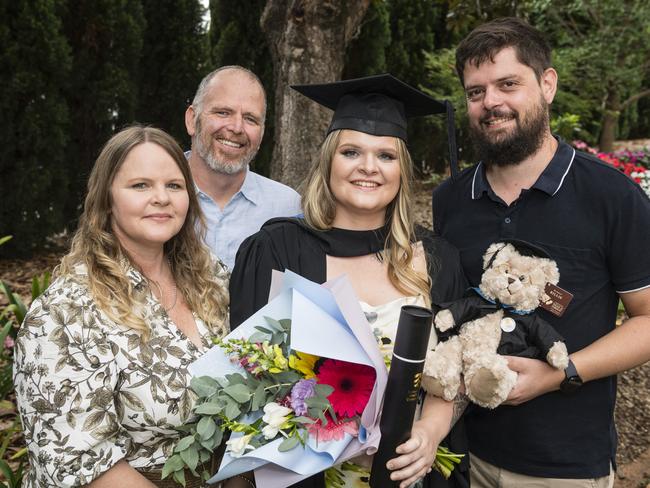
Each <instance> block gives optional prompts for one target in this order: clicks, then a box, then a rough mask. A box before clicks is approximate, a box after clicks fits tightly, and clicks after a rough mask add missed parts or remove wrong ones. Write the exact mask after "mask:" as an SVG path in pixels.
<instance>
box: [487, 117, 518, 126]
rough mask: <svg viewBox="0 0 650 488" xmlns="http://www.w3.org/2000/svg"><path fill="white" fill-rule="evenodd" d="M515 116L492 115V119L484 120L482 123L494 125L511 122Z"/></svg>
mask: <svg viewBox="0 0 650 488" xmlns="http://www.w3.org/2000/svg"><path fill="white" fill-rule="evenodd" d="M514 119H515V118H514V116H509V117H492V118H490V119H486V120H482V121H481V123H482V124H483V125H486V126H488V127H494V126H498V125H502V124H504V123H506V122H510V121H511V120H514Z"/></svg>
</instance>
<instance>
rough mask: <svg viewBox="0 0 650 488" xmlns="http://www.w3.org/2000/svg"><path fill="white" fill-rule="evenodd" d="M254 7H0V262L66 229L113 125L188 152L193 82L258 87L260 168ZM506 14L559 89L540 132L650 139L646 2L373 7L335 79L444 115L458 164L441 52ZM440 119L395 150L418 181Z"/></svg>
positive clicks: (261, 59) (269, 131)
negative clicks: (537, 41)
mask: <svg viewBox="0 0 650 488" xmlns="http://www.w3.org/2000/svg"><path fill="white" fill-rule="evenodd" d="M265 3H266V2H265V0H248V1H246V2H244V3H242V2H234V1H230V0H211V1H210V6H209V13H210V18H211V20H210V23H209V27H208V22H207V19H206V16H205V13H206V12H205V8H204V7H203V6H202V4H201V2H200V1H199V0H160V1H154V0H78V1H74V2H73V1H72V0H33V1H27V0H15V1H12V2H2V4H1V5H0V46H2V48H1V49H0V68H1V69H0V81H1V82H2V87H3V89H2V91H1V92H0V196H1V197H2V206H1V207H0V234H2V235H8V234H12V235H14V237H15V238H14V239H12V240H11V241H10V242H8V243H7V244H6V245H5V246H2V248H1V249H0V255H1V256H17V255H28V254H30V253H32V252H33V251H34V250H36V249H38V248H40V247H43V246H44V245H45V244H46V242H47V241H46V238H47V237H48V236H51V235H52V234H53V233H55V232H60V231H62V230H64V229H66V228H67V229H69V230H74V228H75V226H76V218H77V216H78V214H79V211H80V206H81V202H82V197H83V195H84V192H85V185H86V179H87V176H88V173H89V171H90V168H91V166H92V164H93V162H94V160H95V158H96V156H97V154H98V153H99V150H100V149H101V146H102V144H103V143H104V142H106V140H107V139H108V138H109V137H110V135H111V134H113V133H114V132H115V131H116V130H119V129H120V128H122V127H123V126H124V125H126V124H130V123H133V122H136V121H137V122H141V123H147V124H152V125H156V126H159V127H162V128H163V129H165V130H167V131H169V132H170V133H171V134H172V135H174V137H176V138H177V140H178V141H179V142H180V143H181V144H182V145H183V146H184V147H186V148H187V147H188V146H189V140H188V137H187V134H186V132H185V127H184V120H183V113H184V110H185V107H186V106H187V104H188V102H189V101H190V100H191V98H192V97H193V94H194V91H195V89H196V86H197V84H198V82H199V80H200V79H201V78H202V76H204V75H205V74H206V73H208V72H209V71H211V70H212V69H214V68H216V67H218V66H221V65H225V64H239V65H242V66H245V67H247V68H249V69H251V70H252V71H254V72H255V73H257V74H258V75H259V76H260V78H261V80H262V82H263V84H264V86H265V88H266V91H267V96H268V100H267V106H268V111H267V122H266V132H265V137H264V142H263V145H262V148H261V151H260V154H259V155H258V157H257V158H256V160H255V162H254V167H255V169H256V170H257V171H259V172H261V173H263V174H268V173H269V164H270V160H271V153H272V148H273V132H274V114H273V107H274V101H273V94H274V76H273V66H272V64H271V57H270V55H269V51H268V47H267V45H266V40H265V38H264V36H263V35H262V33H261V29H260V27H259V19H260V15H261V13H262V11H263V9H264V5H265ZM504 15H516V16H520V17H522V18H525V19H527V20H529V21H530V22H531V23H532V24H533V25H536V26H538V27H539V28H540V29H542V30H543V31H544V32H545V33H546V34H547V37H548V39H549V41H550V43H551V45H552V46H553V48H554V59H555V66H556V67H557V69H558V72H559V75H560V91H559V93H558V95H557V98H556V101H555V103H554V105H553V128H554V129H555V130H556V131H558V133H560V134H561V135H562V136H563V137H565V138H582V139H584V140H586V141H587V142H589V143H591V144H595V143H597V141H598V139H599V137H600V135H601V127H602V121H603V118H604V117H605V115H606V114H608V113H616V115H620V117H619V118H618V120H617V125H616V130H617V136H618V138H627V137H635V138H640V137H648V136H649V135H650V97H645V98H639V99H638V100H634V102H633V103H629V104H628V105H627V106H625V107H623V108H621V109H620V110H616V109H614V110H613V109H612V107H615V105H616V104H615V103H614V105H612V103H610V102H609V100H613V101H614V102H616V100H618V102H619V104H620V103H622V102H624V101H625V100H627V99H629V98H630V97H633V96H634V95H635V93H638V92H639V91H642V90H643V89H644V87H645V88H650V43H648V42H647V39H649V38H650V4H648V2H646V1H645V0H568V1H566V0H519V1H516V2H513V1H512V0H492V1H489V2H486V1H485V0H478V1H477V0H372V3H371V6H370V8H369V10H368V13H367V15H366V17H365V19H364V21H363V23H362V26H361V28H360V29H359V31H358V32H357V36H356V39H355V40H354V42H352V44H351V45H350V47H349V49H348V51H347V53H346V66H345V69H344V75H343V76H344V78H351V77H358V76H365V75H369V74H376V73H381V72H390V73H392V74H394V75H396V76H398V77H400V78H401V79H403V80H405V81H406V82H408V83H410V84H412V85H414V86H417V87H420V88H422V89H424V90H426V91H428V92H429V93H431V94H432V95H433V96H435V97H437V98H441V99H449V100H451V101H453V102H454V104H455V106H456V109H457V110H456V115H457V130H458V140H459V149H460V151H461V153H460V154H461V158H462V159H463V160H465V161H468V162H469V161H472V160H473V155H472V151H471V145H470V144H469V142H470V141H469V140H468V138H467V130H466V126H465V121H464V120H465V117H464V114H463V111H464V96H463V92H462V89H461V87H460V86H459V83H458V81H457V77H456V73H455V72H454V46H455V45H456V44H457V43H458V42H459V41H460V39H462V38H463V37H464V36H465V35H466V34H467V33H468V32H469V31H470V30H471V29H472V28H474V27H475V26H476V25H478V24H480V23H482V22H484V21H486V20H490V19H492V18H495V17H500V16H504ZM443 119H444V118H443V117H436V116H433V117H429V118H426V119H421V120H417V121H415V123H413V124H411V127H410V128H409V130H410V133H409V145H410V149H411V152H412V155H413V159H414V161H415V163H416V167H417V169H418V170H419V171H421V172H428V171H431V170H433V171H436V172H444V171H445V170H446V161H447V158H448V154H447V147H446V130H445V127H444V120H443Z"/></svg>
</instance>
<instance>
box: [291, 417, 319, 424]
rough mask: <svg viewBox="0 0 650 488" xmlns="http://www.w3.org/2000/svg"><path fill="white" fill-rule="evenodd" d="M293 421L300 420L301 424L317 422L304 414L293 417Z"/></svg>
mask: <svg viewBox="0 0 650 488" xmlns="http://www.w3.org/2000/svg"><path fill="white" fill-rule="evenodd" d="M291 421H292V422H299V423H301V424H313V423H314V422H315V420H314V419H312V418H309V417H303V416H300V417H294V418H292V419H291Z"/></svg>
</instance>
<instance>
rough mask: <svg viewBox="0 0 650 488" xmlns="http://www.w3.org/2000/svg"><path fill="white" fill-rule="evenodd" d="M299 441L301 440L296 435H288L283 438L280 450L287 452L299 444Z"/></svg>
mask: <svg viewBox="0 0 650 488" xmlns="http://www.w3.org/2000/svg"><path fill="white" fill-rule="evenodd" d="M298 442H300V439H298V437H295V436H291V437H287V438H286V439H285V440H283V441H282V442H281V443H280V445H279V446H278V451H280V452H286V451H289V450H291V449H293V448H294V447H296V446H297V445H298Z"/></svg>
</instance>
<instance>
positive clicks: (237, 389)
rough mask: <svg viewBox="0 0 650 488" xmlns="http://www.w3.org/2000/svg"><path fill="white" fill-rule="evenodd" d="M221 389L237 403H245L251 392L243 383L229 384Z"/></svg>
mask: <svg viewBox="0 0 650 488" xmlns="http://www.w3.org/2000/svg"><path fill="white" fill-rule="evenodd" d="M223 391H224V393H226V394H227V395H228V396H229V397H231V398H232V399H233V400H235V401H236V402H238V403H245V402H247V401H248V400H250V398H251V392H250V390H249V388H248V386H246V385H244V384H238V385H231V386H228V387H226V388H224V389H223Z"/></svg>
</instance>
